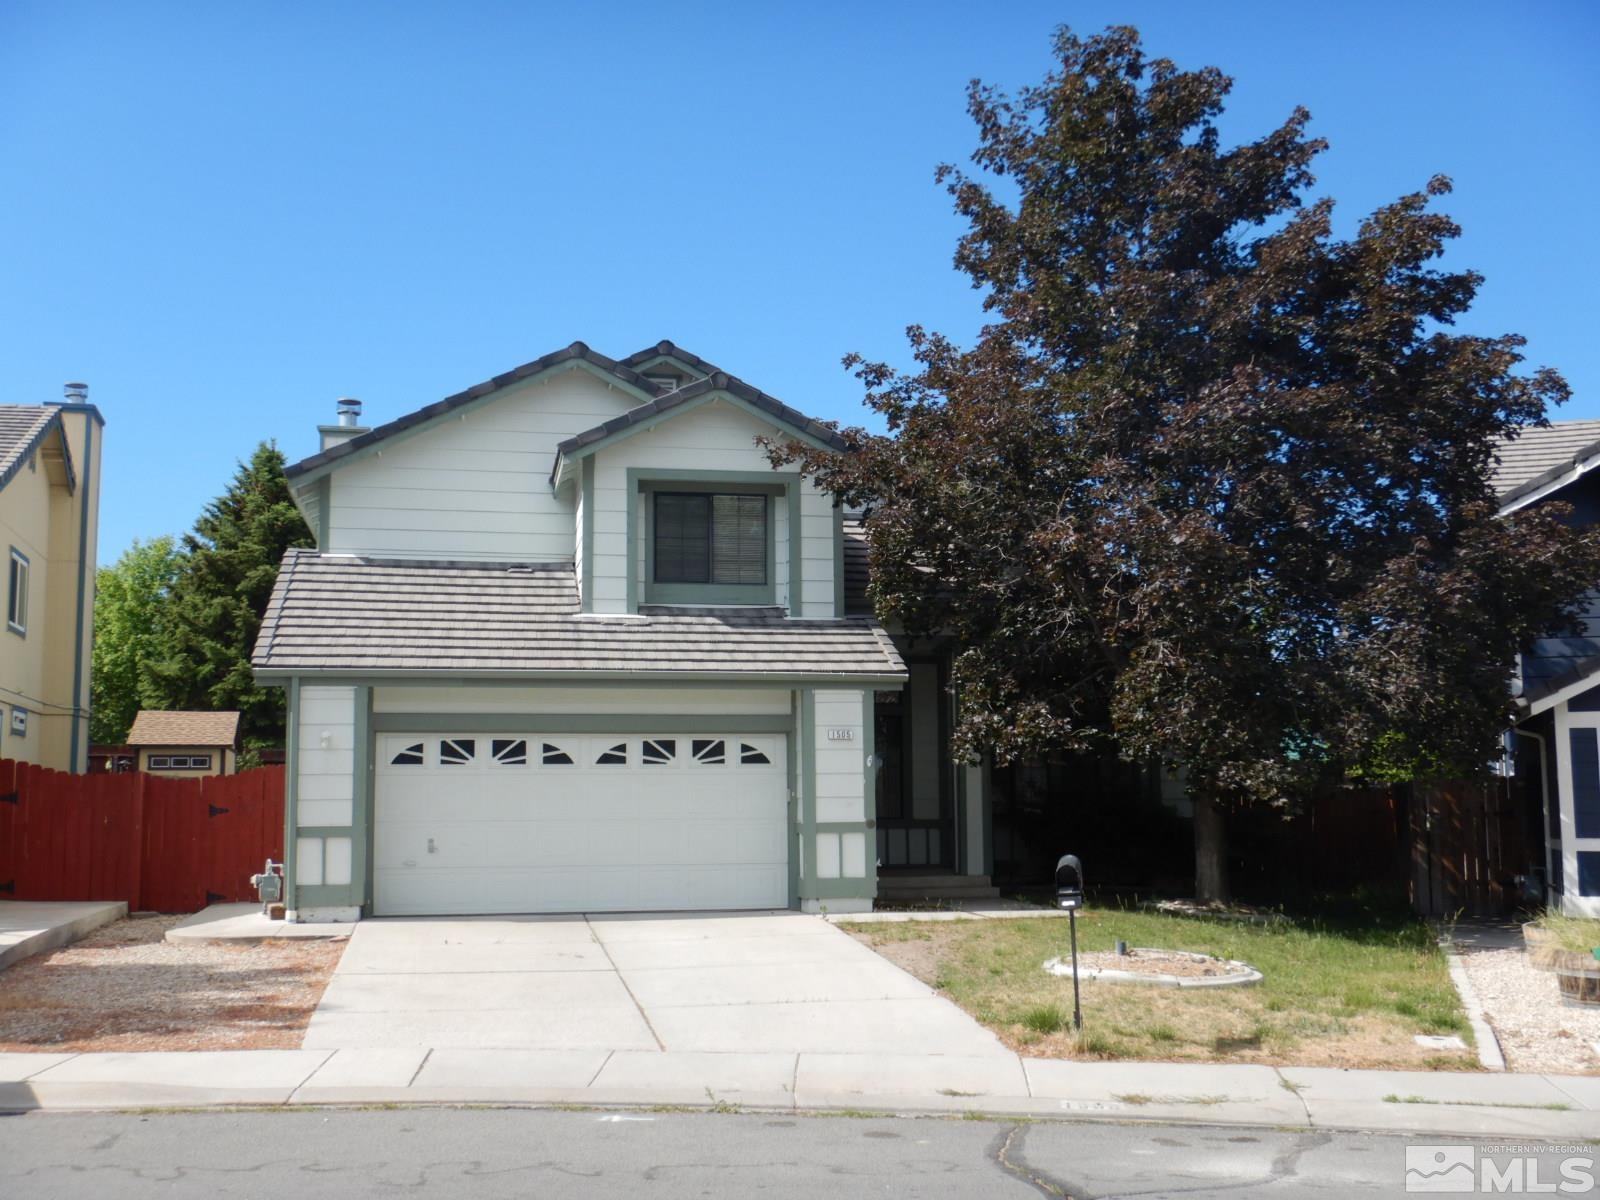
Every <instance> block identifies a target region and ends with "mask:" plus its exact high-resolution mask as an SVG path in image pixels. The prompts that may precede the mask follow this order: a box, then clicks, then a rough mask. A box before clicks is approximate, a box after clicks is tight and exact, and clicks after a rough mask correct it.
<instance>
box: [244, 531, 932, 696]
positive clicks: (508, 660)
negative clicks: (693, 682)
mask: <svg viewBox="0 0 1600 1200" xmlns="http://www.w3.org/2000/svg"><path fill="white" fill-rule="evenodd" d="M253 662H254V665H255V667H256V669H257V671H259V672H263V673H266V674H268V675H269V676H284V675H292V674H298V673H306V672H343V673H347V674H368V673H380V674H382V673H387V674H399V675H417V674H422V675H428V674H434V675H441V676H445V675H448V676H460V675H510V676H524V675H526V676H545V677H549V676H562V677H568V676H575V677H580V678H581V677H608V676H624V677H628V678H646V677H650V676H658V677H669V676H675V675H685V674H688V675H695V676H702V677H713V678H728V679H737V678H740V677H746V678H752V677H760V678H767V677H783V678H790V677H792V678H795V679H804V678H817V677H828V678H851V679H862V680H868V679H883V680H886V681H898V680H900V679H903V678H904V677H905V666H904V664H903V663H902V662H901V660H900V656H899V655H898V654H897V653H896V652H895V649H894V646H893V644H892V643H891V642H890V641H889V637H888V635H887V634H885V633H884V631H883V630H882V628H880V627H879V626H878V625H877V624H876V623H874V622H873V621H871V620H870V619H868V618H864V617H856V618H849V619H845V620H792V619H790V618H789V617H787V616H786V615H784V613H783V611H782V610H781V609H775V608H718V609H683V608H670V609H668V608H646V609H645V610H643V611H642V612H641V613H640V614H639V615H637V616H632V615H629V616H622V615H616V616H611V615H596V614H589V613H583V612H580V611H579V604H578V589H577V581H576V578H575V576H574V573H573V566H572V564H571V563H528V564H509V563H482V562H467V563H443V562H433V561H426V560H406V559H370V558H356V557H353V556H349V555H328V554H319V553H317V552H316V551H312V550H290V551H289V552H288V554H287V555H286V556H285V557H284V562H283V569H282V570H281V571H280V572H279V574H278V582H277V585H276V587H275V588H274V589H273V593H272V599H271V601H270V602H269V603H268V605H267V611H266V616H265V619H264V620H263V621H262V625H261V634H260V637H259V639H258V640H257V642H256V648H255V656H254V659H253Z"/></svg>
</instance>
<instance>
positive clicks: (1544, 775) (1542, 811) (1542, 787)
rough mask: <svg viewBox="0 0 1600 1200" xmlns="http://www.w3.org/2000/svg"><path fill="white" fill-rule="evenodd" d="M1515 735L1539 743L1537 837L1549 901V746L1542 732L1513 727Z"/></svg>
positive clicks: (1545, 894)
mask: <svg viewBox="0 0 1600 1200" xmlns="http://www.w3.org/2000/svg"><path fill="white" fill-rule="evenodd" d="M1511 733H1512V735H1513V736H1515V737H1525V738H1532V739H1533V740H1534V741H1536V742H1538V743H1539V839H1540V841H1542V842H1543V843H1544V902H1545V903H1546V904H1549V903H1550V887H1551V884H1552V883H1553V882H1554V881H1555V872H1554V870H1553V869H1552V865H1551V861H1550V855H1551V850H1550V771H1549V755H1550V747H1549V744H1548V743H1547V742H1546V741H1545V737H1544V734H1542V733H1532V732H1530V731H1529V730H1526V729H1513V730H1512V731H1511ZM1561 886H1562V890H1563V891H1565V890H1566V880H1562V881H1561Z"/></svg>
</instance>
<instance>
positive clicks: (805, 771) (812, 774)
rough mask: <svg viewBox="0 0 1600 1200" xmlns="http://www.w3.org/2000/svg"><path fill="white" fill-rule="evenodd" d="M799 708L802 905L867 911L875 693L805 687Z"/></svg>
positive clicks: (872, 869) (871, 885) (874, 881)
mask: <svg viewBox="0 0 1600 1200" xmlns="http://www.w3.org/2000/svg"><path fill="white" fill-rule="evenodd" d="M799 707H800V711H799V720H798V725H799V733H798V740H799V742H800V753H799V754H798V756H797V757H798V760H799V762H798V771H799V781H800V809H801V813H800V826H801V834H800V868H801V870H800V907H801V909H803V910H804V911H806V912H823V911H827V912H835V913H837V912H870V911H871V910H872V902H873V900H874V898H875V897H876V896H877V890H878V871H877V857H876V853H875V850H876V846H877V838H876V835H875V833H874V832H873V829H872V820H873V816H874V813H873V809H872V807H871V806H872V805H873V803H874V797H875V792H874V787H873V783H874V779H875V777H876V771H875V768H874V767H873V765H872V757H873V746H872V738H873V725H872V712H873V709H872V693H871V692H870V691H855V690H851V691H844V690H837V691H836V690H831V689H829V690H824V689H813V688H805V689H802V690H801V692H800V703H799Z"/></svg>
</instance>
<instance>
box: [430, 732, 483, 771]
mask: <svg viewBox="0 0 1600 1200" xmlns="http://www.w3.org/2000/svg"><path fill="white" fill-rule="evenodd" d="M477 753H478V743H477V740H476V739H475V738H445V739H444V740H443V741H442V742H440V743H439V765H440V766H442V767H460V766H465V765H467V764H468V763H470V762H471V761H472V760H473V759H474V758H475V757H476V756H477Z"/></svg>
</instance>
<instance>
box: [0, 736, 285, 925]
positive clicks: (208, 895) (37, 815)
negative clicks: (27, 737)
mask: <svg viewBox="0 0 1600 1200" xmlns="http://www.w3.org/2000/svg"><path fill="white" fill-rule="evenodd" d="M283 778H284V770H283V768H282V767H262V768H260V769H258V770H254V771H245V772H243V773H241V774H238V775H218V776H209V777H206V778H202V779H166V778H163V777H160V776H152V775H145V774H141V773H139V772H128V773H125V774H106V773H99V774H93V775H73V774H69V773H68V772H66V771H53V770H50V769H49V768H46V767H37V766H34V765H33V764H32V763H21V762H14V761H12V760H10V759H0V900H125V901H127V903H128V907H129V909H131V910H135V911H137V910H154V911H156V912H196V911H198V910H199V909H202V908H204V907H205V906H206V905H208V904H219V903H222V902H224V901H230V900H253V899H255V892H254V890H253V889H252V888H251V887H250V884H249V877H250V876H251V875H252V874H254V873H255V872H257V871H259V870H260V869H261V864H262V863H263V862H265V861H266V860H267V859H268V858H269V857H270V858H274V859H277V860H279V861H281V860H282V859H283Z"/></svg>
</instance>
